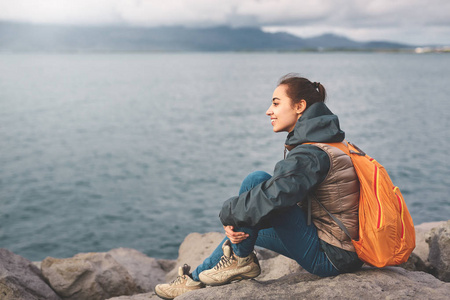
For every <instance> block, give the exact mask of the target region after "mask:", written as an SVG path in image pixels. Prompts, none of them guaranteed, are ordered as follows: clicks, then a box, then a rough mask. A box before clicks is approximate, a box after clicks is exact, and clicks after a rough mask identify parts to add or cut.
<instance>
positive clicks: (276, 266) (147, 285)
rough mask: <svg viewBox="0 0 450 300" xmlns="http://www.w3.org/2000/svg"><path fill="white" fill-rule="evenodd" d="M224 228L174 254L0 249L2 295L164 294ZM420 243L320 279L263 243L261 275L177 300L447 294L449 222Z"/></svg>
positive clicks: (89, 298) (119, 298) (118, 297)
mask: <svg viewBox="0 0 450 300" xmlns="http://www.w3.org/2000/svg"><path fill="white" fill-rule="evenodd" d="M223 237H224V235H223V234H221V233H215V232H212V233H207V234H199V233H192V234H190V235H188V236H187V237H186V238H185V240H184V241H183V243H182V244H181V246H180V249H179V257H178V259H177V260H176V261H175V260H173V261H172V260H157V259H155V258H151V257H148V256H146V255H144V254H143V253H141V252H139V251H136V250H134V249H126V248H119V249H113V250H111V251H109V252H104V253H81V254H78V255H75V256H74V257H72V258H65V259H57V258H52V257H47V258H46V259H45V260H44V261H42V262H40V263H32V262H30V261H28V260H27V259H25V258H23V257H21V256H19V255H16V254H14V253H12V252H10V251H8V250H6V249H0V299H2V300H12V299H21V300H31V299H33V300H34V299H45V300H53V299H55V300H57V299H65V300H78V299H79V300H99V299H110V300H143V299H159V298H158V297H157V296H156V295H155V294H154V293H153V289H154V287H155V285H157V284H159V283H163V282H167V281H170V280H172V279H173V278H175V277H176V270H177V267H178V266H179V265H182V264H184V263H188V264H190V265H191V266H193V267H195V266H196V265H198V264H199V263H200V262H201V261H202V260H203V259H204V258H205V257H207V256H208V255H209V254H210V253H211V252H212V251H213V249H214V248H215V247H216V246H217V245H218V244H219V243H220V241H221V240H222V239H223ZM416 239H417V242H416V244H417V246H416V249H415V250H414V252H413V254H412V255H411V257H410V259H409V260H408V262H407V263H405V264H403V265H402V266H399V267H386V268H382V269H377V268H371V267H363V269H362V270H360V271H358V272H355V273H349V274H342V275H339V276H335V277H329V278H320V277H317V276H315V275H311V274H309V273H307V272H306V271H304V270H302V268H301V267H300V266H298V264H297V263H295V262H294V261H293V260H291V259H288V258H286V257H283V256H281V255H278V254H276V253H274V252H271V251H268V250H264V249H258V250H257V252H258V257H259V259H260V264H261V268H262V273H261V275H260V276H259V277H257V278H256V279H253V280H244V281H240V282H236V283H232V284H228V285H225V286H220V287H208V288H205V289H201V290H197V291H194V292H190V293H186V294H184V295H182V296H180V297H178V298H177V299H180V300H181V299H330V298H332V299H361V298H363V299H394V298H395V299H448V295H449V293H450V283H449V282H450V221H447V222H436V223H425V224H421V225H419V226H416Z"/></svg>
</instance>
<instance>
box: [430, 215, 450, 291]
mask: <svg viewBox="0 0 450 300" xmlns="http://www.w3.org/2000/svg"><path fill="white" fill-rule="evenodd" d="M426 242H427V243H428V244H429V245H430V252H429V255H428V262H429V264H430V266H431V268H432V273H433V274H434V275H435V276H436V277H437V278H439V279H441V280H443V281H446V282H450V221H447V222H445V223H444V224H441V225H439V226H438V227H436V228H433V229H432V230H431V231H430V233H429V235H428V237H427V239H426Z"/></svg>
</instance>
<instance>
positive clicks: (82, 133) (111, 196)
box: [0, 53, 450, 260]
mask: <svg viewBox="0 0 450 300" xmlns="http://www.w3.org/2000/svg"><path fill="white" fill-rule="evenodd" d="M449 70H450V55H442V54H441V55H440V54H427V55H415V54H398V53H397V54H396V53H391V54H387V53H170V54H164V53H149V54H34V55H32V54H0V166H1V167H0V247H4V248H8V249H10V250H11V251H13V252H15V253H17V254H19V255H22V256H24V257H26V258H28V259H30V260H42V259H43V258H45V257H46V256H53V257H70V256H73V255H74V254H76V253H79V252H88V251H108V250H110V249H112V248H117V247H131V248H135V249H137V250H139V251H142V252H144V253H145V254H147V255H149V256H152V257H156V258H170V259H174V258H176V257H177V254H178V252H177V251H178V246H179V244H180V243H181V242H182V241H183V239H184V237H185V236H186V235H187V234H189V233H191V232H209V231H221V230H222V227H221V224H220V221H219V219H218V213H219V209H220V207H221V205H222V203H223V201H225V200H226V199H228V198H229V197H231V196H234V195H235V194H237V191H238V189H239V185H240V182H241V180H242V179H243V178H244V177H245V176H246V175H247V174H248V173H249V172H252V171H254V170H265V171H268V172H272V170H273V167H274V165H275V163H276V162H277V161H279V160H281V159H282V158H283V142H284V139H285V137H286V134H285V133H279V134H275V133H273V132H272V127H271V125H270V121H269V118H268V117H267V116H265V111H266V109H267V108H268V106H269V105H270V102H271V96H272V92H273V89H274V88H275V87H276V83H277V80H278V79H279V77H280V76H282V75H284V74H286V73H289V72H297V73H300V74H301V75H303V76H305V77H308V78H310V79H312V80H314V81H320V82H321V83H322V84H323V85H324V86H325V87H326V88H327V91H328V95H329V98H328V105H329V107H330V108H331V110H332V111H333V112H334V113H336V114H338V115H339V117H340V121H341V127H342V128H343V130H344V131H345V132H346V135H347V139H348V140H350V141H352V142H354V143H355V144H357V145H358V146H360V148H362V149H364V150H365V151H366V152H367V153H369V154H370V155H371V156H373V157H375V158H377V160H378V161H379V162H381V163H382V164H384V166H385V167H386V169H387V170H388V171H389V173H390V174H391V177H392V179H393V181H394V183H395V184H396V185H398V186H399V187H400V188H401V190H402V192H403V194H404V196H405V198H406V202H407V205H408V208H409V210H410V212H411V214H412V216H413V219H414V222H415V224H420V223H422V222H430V221H439V220H447V219H450V218H449V216H450V197H449V193H450V163H449V159H448V149H450V134H449V127H450V101H449V95H450V75H449Z"/></svg>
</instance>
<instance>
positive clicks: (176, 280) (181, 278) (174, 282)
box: [170, 275, 187, 285]
mask: <svg viewBox="0 0 450 300" xmlns="http://www.w3.org/2000/svg"><path fill="white" fill-rule="evenodd" d="M185 276H187V275H182V276H178V277H177V278H175V279H174V280H172V282H171V283H170V285H176V284H180V283H182V282H183V280H184V279H185Z"/></svg>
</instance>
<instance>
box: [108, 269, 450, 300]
mask: <svg viewBox="0 0 450 300" xmlns="http://www.w3.org/2000/svg"><path fill="white" fill-rule="evenodd" d="M449 292H450V283H446V282H443V281H440V280H438V279H436V278H435V277H434V276H432V275H430V274H427V273H424V272H412V271H408V270H405V269H403V268H399V267H387V268H384V269H375V268H364V269H363V270H361V271H358V272H355V273H349V274H342V275H339V276H335V277H328V278H320V277H317V276H315V275H311V274H309V273H307V272H306V271H301V272H297V273H294V274H290V275H286V276H284V277H282V278H279V279H276V280H261V279H260V278H257V279H253V280H243V281H240V282H235V283H232V284H228V285H224V286H218V287H207V288H205V289H200V290H197V291H193V292H189V293H186V294H184V295H181V296H179V297H177V298H176V299H177V300H183V299H199V300H208V299H210V300H215V299H226V300H228V299H233V300H235V299H236V300H238V299H314V300H321V299H324V300H325V299H326V300H328V299H337V300H339V299H343V300H344V299H345V300H352V299H354V300H360V299H405V300H406V299H417V300H423V299H433V300H441V299H442V300H444V299H445V300H446V299H448V294H449ZM156 299H160V298H158V297H157V296H156V295H155V294H154V293H147V294H141V295H134V296H129V297H126V296H122V297H117V298H112V299H110V300H156Z"/></svg>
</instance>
